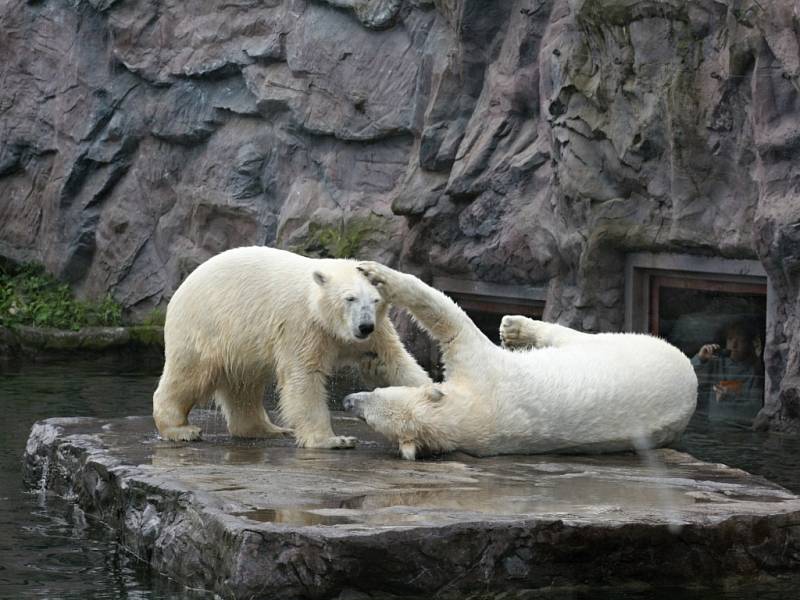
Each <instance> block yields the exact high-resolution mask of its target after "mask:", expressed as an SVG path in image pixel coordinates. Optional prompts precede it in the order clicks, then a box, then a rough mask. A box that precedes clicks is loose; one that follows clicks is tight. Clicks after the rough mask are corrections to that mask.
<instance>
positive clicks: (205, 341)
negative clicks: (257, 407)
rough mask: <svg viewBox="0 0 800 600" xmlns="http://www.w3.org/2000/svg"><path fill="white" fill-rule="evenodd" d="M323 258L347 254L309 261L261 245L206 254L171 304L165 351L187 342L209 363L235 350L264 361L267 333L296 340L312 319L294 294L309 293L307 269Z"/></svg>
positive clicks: (183, 348) (267, 352)
mask: <svg viewBox="0 0 800 600" xmlns="http://www.w3.org/2000/svg"><path fill="white" fill-rule="evenodd" d="M328 262H330V263H336V262H349V261H336V260H334V259H330V260H329V261H320V260H312V259H309V258H306V257H303V256H298V255H296V254H293V253H291V252H286V251H284V250H278V249H275V248H266V247H259V246H253V247H245V248H236V249H233V250H228V251H226V252H223V253H221V254H218V255H216V256H214V257H212V258H210V259H209V260H207V261H206V262H204V263H203V264H201V265H200V266H199V267H197V269H195V270H194V271H193V272H192V273H191V274H190V275H189V276H188V277H187V278H186V280H185V281H184V282H183V283H182V284H181V286H180V287H179V288H178V290H177V291H176V292H175V294H174V296H173V297H172V300H171V301H170V303H169V306H168V309H167V319H166V323H165V328H164V336H165V345H166V348H167V351H169V350H170V349H171V348H176V349H177V348H180V349H181V351H182V352H185V351H186V348H187V347H190V348H193V349H194V350H195V352H194V355H196V356H197V357H198V358H202V359H205V360H208V361H210V362H213V363H214V364H225V363H226V362H227V361H228V359H227V358H226V357H227V356H235V358H236V360H238V361H241V360H243V359H244V358H245V357H246V358H247V359H248V360H249V361H250V362H252V363H254V364H255V363H260V364H262V365H263V366H264V368H268V366H269V363H271V362H272V360H273V356H272V354H273V351H274V350H275V349H274V347H273V344H271V343H269V342H270V340H278V339H280V340H282V343H286V344H291V343H295V342H296V340H297V339H299V338H301V336H302V335H304V333H303V332H304V330H306V329H307V328H308V327H310V326H312V325H314V324H315V322H316V321H318V319H317V318H316V315H314V314H313V311H311V310H310V309H309V306H298V302H297V299H298V298H302V299H304V300H305V299H310V298H311V296H312V295H313V293H314V289H313V286H314V283H313V272H314V270H315V268H319V266H320V264H323V265H325V264H326V263H328ZM234 347H235V351H234V350H233V348H234Z"/></svg>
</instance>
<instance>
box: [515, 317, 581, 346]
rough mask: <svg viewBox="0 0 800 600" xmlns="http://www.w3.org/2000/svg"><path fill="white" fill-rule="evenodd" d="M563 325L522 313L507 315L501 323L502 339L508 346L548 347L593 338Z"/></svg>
mask: <svg viewBox="0 0 800 600" xmlns="http://www.w3.org/2000/svg"><path fill="white" fill-rule="evenodd" d="M591 337H592V336H591V334H589V333H581V332H580V331H575V330H574V329H570V328H569V327H564V326H563V325H556V324H555V323H546V322H545V321H536V320H534V319H530V318H528V317H523V316H521V315H506V316H505V317H503V320H502V321H501V323H500V340H501V341H502V342H503V346H505V347H506V348H511V349H516V348H546V347H548V346H556V347H559V346H566V345H569V344H574V343H580V342H584V341H586V338H591Z"/></svg>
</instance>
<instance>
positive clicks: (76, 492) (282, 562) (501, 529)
mask: <svg viewBox="0 0 800 600" xmlns="http://www.w3.org/2000/svg"><path fill="white" fill-rule="evenodd" d="M193 418H194V419H197V420H199V422H200V424H201V425H202V427H203V429H204V439H203V441H201V442H195V443H173V442H165V441H161V440H159V439H158V438H157V437H156V435H155V433H154V429H153V424H152V419H151V418H150V417H130V418H125V419H117V420H110V421H103V420H97V419H89V418H72V419H49V420H46V421H42V422H39V423H37V424H36V425H35V426H34V427H33V430H32V431H31V435H30V438H29V441H28V445H27V450H26V456H25V468H26V479H27V480H28V482H29V483H30V484H31V485H32V486H40V487H41V488H42V490H43V493H45V492H46V493H52V494H59V495H63V496H67V497H70V498H74V499H75V502H76V510H77V511H78V512H82V513H84V514H85V516H86V517H87V518H94V519H97V520H100V521H102V522H105V523H106V524H108V525H109V526H110V527H111V528H113V529H114V530H115V531H116V534H117V536H118V538H119V541H120V543H122V544H123V545H124V546H125V547H127V548H128V549H129V550H130V551H131V552H132V553H134V554H135V555H137V556H139V557H142V558H143V559H144V560H146V561H148V562H149V563H150V564H151V566H152V567H153V568H154V569H156V570H158V571H160V572H162V573H166V574H168V575H169V576H171V577H173V578H175V579H177V580H178V581H181V582H183V583H185V584H186V585H187V586H190V587H202V588H206V589H209V590H214V591H215V592H216V593H218V594H219V595H220V596H222V597H226V598H251V597H252V598H341V599H342V600H344V599H351V600H355V599H359V598H370V597H380V598H387V597H394V596H402V597H408V596H410V597H419V598H431V597H437V598H464V597H473V595H474V594H476V593H479V592H480V593H485V595H482V596H481V597H492V595H493V594H496V593H501V596H502V597H503V598H507V597H515V596H509V595H508V594H509V593H511V592H514V591H515V590H527V591H528V592H524V593H523V596H518V597H527V595H525V594H527V593H530V591H531V590H540V591H541V590H549V591H550V592H553V591H557V590H558V589H562V588H563V589H576V587H575V586H578V587H579V588H580V587H582V586H590V587H597V586H603V587H607V586H611V587H614V586H622V587H629V586H631V585H634V586H639V585H648V586H661V585H670V586H676V585H691V586H695V585H709V584H710V582H714V581H721V580H726V581H730V580H731V578H734V579H736V578H742V579H743V580H749V579H752V578H757V577H759V578H763V577H765V576H766V577H770V576H779V575H781V574H782V573H788V572H792V571H793V570H796V569H797V567H798V566H800V497H797V496H795V495H793V494H791V493H790V492H788V491H787V490H785V489H783V488H781V487H779V486H777V485H775V484H772V483H770V482H767V481H765V480H764V479H762V478H759V477H755V476H752V475H749V474H747V473H745V472H743V471H740V470H736V469H731V468H728V467H726V466H724V465H714V464H708V463H703V462H699V461H697V460H696V459H694V458H693V457H691V456H689V455H687V454H683V453H680V452H676V451H673V450H658V451H653V452H651V453H650V454H648V455H646V456H638V455H635V454H618V455H607V456H572V457H566V456H552V455H551V456H505V457H496V458H483V459H477V458H473V457H470V456H466V455H463V454H452V455H448V456H446V457H443V458H439V459H435V460H426V461H417V462H406V461H401V460H399V459H398V458H397V456H396V453H395V451H394V449H392V448H390V447H389V446H388V445H387V444H386V443H385V442H384V441H382V440H381V439H380V438H379V436H377V435H376V434H375V433H374V432H372V431H371V430H369V429H368V428H367V427H366V426H365V425H363V424H362V423H361V422H360V421H357V420H355V419H352V418H350V417H349V416H346V415H344V414H336V415H335V420H334V429H335V430H336V431H337V433H342V434H346V435H355V436H357V437H358V438H359V439H360V440H362V442H361V444H360V445H359V447H358V448H357V449H355V450H338V451H333V450H303V449H297V448H295V447H294V446H293V444H292V441H291V440H290V439H285V440H264V441H248V440H236V439H231V438H230V437H229V436H228V435H227V434H226V433H225V431H224V426H223V423H222V421H221V419H220V418H219V417H216V416H214V415H213V413H204V412H198V413H196V414H194V415H193ZM536 597H538V595H537V596H536Z"/></svg>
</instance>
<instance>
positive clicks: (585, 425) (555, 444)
mask: <svg viewBox="0 0 800 600" xmlns="http://www.w3.org/2000/svg"><path fill="white" fill-rule="evenodd" d="M359 270H361V271H362V272H363V273H364V274H365V275H366V276H367V278H368V279H369V280H370V281H371V282H372V283H373V284H374V285H375V286H376V288H377V289H378V290H379V291H380V293H381V295H382V296H383V298H384V299H385V300H386V301H387V302H388V303H391V304H395V305H397V306H399V307H401V308H405V309H406V310H408V311H409V312H410V313H411V314H412V316H413V317H414V318H415V319H416V320H417V321H418V322H419V323H420V324H421V325H422V326H423V327H425V328H426V329H427V330H428V331H429V332H430V334H431V335H432V336H433V337H434V338H435V339H436V340H437V341H438V342H439V344H440V346H441V349H442V358H443V362H444V366H445V381H444V382H443V383H441V384H427V385H424V386H421V387H387V388H383V389H376V390H375V391H373V392H360V393H357V394H351V395H349V396H347V398H345V400H344V405H345V408H346V409H347V410H350V411H352V412H354V413H355V414H356V415H358V416H359V417H361V418H362V419H364V420H365V421H366V422H367V423H368V424H369V425H370V426H372V427H373V428H374V429H376V430H378V431H379V432H381V433H383V434H384V435H386V436H387V437H389V438H390V439H392V440H396V441H397V442H399V444H400V452H401V454H402V456H403V457H404V458H406V459H409V460H413V459H414V458H415V456H416V454H417V452H418V451H419V450H428V451H432V452H447V451H450V450H455V449H460V450H463V451H465V452H468V453H470V454H474V455H478V456H488V455H494V454H517V453H538V452H614V451H620V450H627V449H632V448H641V447H657V446H662V445H665V444H669V443H670V442H673V441H674V440H676V438H677V437H678V436H679V435H680V433H681V432H682V431H683V429H684V428H685V427H686V424H687V423H688V422H689V419H690V417H691V416H692V413H693V412H694V409H695V403H696V398H697V377H696V376H695V373H694V369H693V368H692V365H691V363H690V362H689V359H688V358H687V357H686V356H684V355H683V354H682V353H681V352H680V350H678V349H677V348H675V347H674V346H671V345H670V344H668V343H667V342H665V341H663V340H661V339H658V338H655V337H651V336H648V335H641V334H621V333H605V334H596V335H592V334H586V333H580V332H578V331H574V330H572V329H569V328H567V327H562V326H560V325H554V324H550V323H543V322H541V321H534V320H532V319H528V318H526V317H520V316H506V317H504V318H503V321H502V324H501V328H500V334H501V338H502V339H503V342H504V344H505V345H506V346H507V347H511V348H518V350H517V351H512V350H508V349H505V348H501V347H499V346H495V345H494V344H493V343H492V342H491V341H490V340H489V339H488V338H486V336H484V335H483V333H481V331H480V330H479V329H478V328H477V327H476V326H475V324H474V323H473V322H472V321H471V320H470V319H469V317H467V315H466V314H465V313H464V312H463V311H462V310H461V309H460V308H459V307H458V306H457V305H456V304H455V303H454V302H453V301H452V300H450V299H449V298H448V297H447V296H445V295H444V294H442V293H441V292H439V291H437V290H435V289H433V288H430V287H428V286H427V285H425V284H424V283H423V282H422V281H420V280H419V279H417V278H416V277H414V276H412V275H407V274H404V273H398V272H397V271H394V270H392V269H389V268H388V267H385V266H383V265H380V264H378V263H372V262H366V263H361V264H360V265H359Z"/></svg>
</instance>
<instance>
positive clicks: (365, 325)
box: [356, 321, 375, 339]
mask: <svg viewBox="0 0 800 600" xmlns="http://www.w3.org/2000/svg"><path fill="white" fill-rule="evenodd" d="M373 331H375V323H374V322H372V321H363V322H361V323H359V324H358V334H357V335H356V337H358V338H361V339H366V338H367V337H369V334H370V333H372V332H373Z"/></svg>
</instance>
